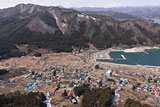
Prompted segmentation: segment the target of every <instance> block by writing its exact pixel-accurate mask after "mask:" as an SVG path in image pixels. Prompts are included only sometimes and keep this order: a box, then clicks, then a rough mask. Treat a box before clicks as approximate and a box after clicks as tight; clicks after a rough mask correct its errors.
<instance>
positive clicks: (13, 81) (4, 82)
mask: <svg viewBox="0 0 160 107" xmlns="http://www.w3.org/2000/svg"><path fill="white" fill-rule="evenodd" d="M15 82H16V80H8V81H2V82H0V85H5V84H7V83H15Z"/></svg>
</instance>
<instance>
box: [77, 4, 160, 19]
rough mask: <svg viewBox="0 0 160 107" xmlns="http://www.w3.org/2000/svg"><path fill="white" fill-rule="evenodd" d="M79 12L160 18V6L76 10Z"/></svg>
mask: <svg viewBox="0 0 160 107" xmlns="http://www.w3.org/2000/svg"><path fill="white" fill-rule="evenodd" d="M76 10H78V11H96V12H97V11H98V12H99V11H105V12H107V11H113V12H118V13H126V14H130V15H134V16H138V17H142V18H157V17H159V18H160V6H139V7H138V6H137V7H136V6H135V7H113V8H96V7H95V8H94V7H82V8H76Z"/></svg>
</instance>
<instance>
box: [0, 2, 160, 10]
mask: <svg viewBox="0 0 160 107" xmlns="http://www.w3.org/2000/svg"><path fill="white" fill-rule="evenodd" d="M20 3H25V4H27V3H32V4H39V5H46V6H58V5H61V6H63V7H67V8H68V7H105V8H107V7H126V6H146V5H147V6H151V5H160V0H0V8H1V9H2V8H7V7H13V6H15V5H17V4H20Z"/></svg>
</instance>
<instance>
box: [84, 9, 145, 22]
mask: <svg viewBox="0 0 160 107" xmlns="http://www.w3.org/2000/svg"><path fill="white" fill-rule="evenodd" d="M83 12H84V13H86V14H90V15H92V14H98V15H104V16H110V17H112V18H114V19H116V20H120V21H123V20H144V19H143V18H141V17H138V16H134V15H130V14H126V13H120V12H114V11H98V12H97V11H83Z"/></svg>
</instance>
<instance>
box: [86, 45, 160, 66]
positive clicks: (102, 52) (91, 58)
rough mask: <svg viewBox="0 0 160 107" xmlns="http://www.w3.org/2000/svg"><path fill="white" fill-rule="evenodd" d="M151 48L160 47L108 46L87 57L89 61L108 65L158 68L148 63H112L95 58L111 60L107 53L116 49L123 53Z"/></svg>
mask: <svg viewBox="0 0 160 107" xmlns="http://www.w3.org/2000/svg"><path fill="white" fill-rule="evenodd" d="M151 49H160V47H159V46H154V47H149V46H139V47H133V48H129V49H124V50H120V49H118V48H117V49H115V48H109V49H106V50H100V51H96V52H93V53H90V55H89V56H88V57H89V62H92V63H94V64H98V63H101V64H110V65H113V66H114V65H118V66H132V67H145V68H159V67H160V66H150V65H130V64H117V63H112V62H101V61H97V59H107V60H112V58H111V56H110V55H109V53H110V52H116V51H122V52H125V53H135V52H145V50H151Z"/></svg>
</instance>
